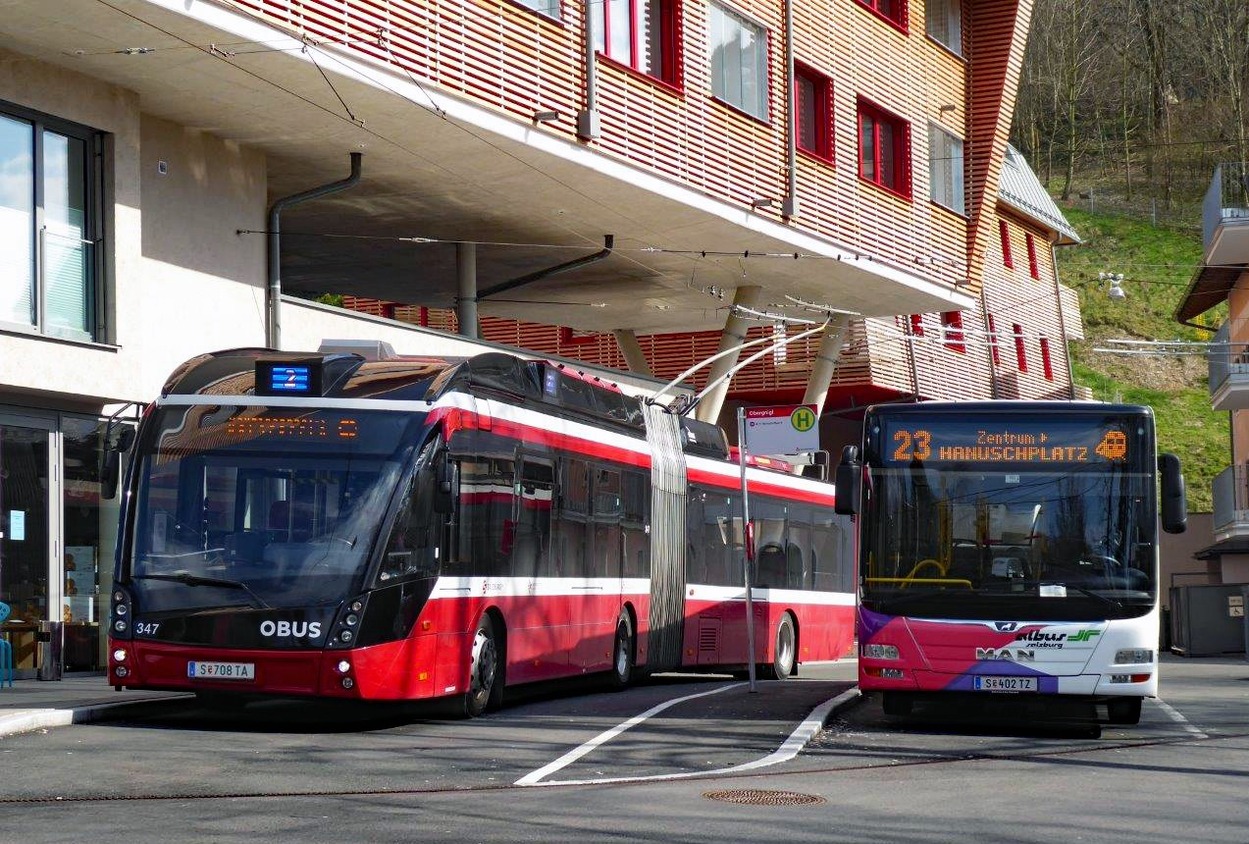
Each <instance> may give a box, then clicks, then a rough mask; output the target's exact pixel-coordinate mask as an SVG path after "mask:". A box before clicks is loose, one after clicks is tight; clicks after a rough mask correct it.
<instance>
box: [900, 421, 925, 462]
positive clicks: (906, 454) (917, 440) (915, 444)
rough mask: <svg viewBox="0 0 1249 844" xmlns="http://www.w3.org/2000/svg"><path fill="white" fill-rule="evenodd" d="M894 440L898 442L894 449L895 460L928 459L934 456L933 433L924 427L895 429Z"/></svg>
mask: <svg viewBox="0 0 1249 844" xmlns="http://www.w3.org/2000/svg"><path fill="white" fill-rule="evenodd" d="M893 441H894V442H895V443H897V444H898V447H897V448H895V449H894V450H893V459H894V460H895V461H898V462H901V463H905V462H908V461H910V460H927V459H928V458H929V457H931V456H932V434H930V433H929V432H928V431H925V430H923V429H920V430H918V431H895V432H894V435H893Z"/></svg>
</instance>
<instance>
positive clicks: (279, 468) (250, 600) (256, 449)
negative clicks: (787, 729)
mask: <svg viewBox="0 0 1249 844" xmlns="http://www.w3.org/2000/svg"><path fill="white" fill-rule="evenodd" d="M153 421H154V423H155V424H154V425H153V426H152V428H151V430H152V432H153V433H152V434H151V435H150V436H148V437H147V438H145V441H144V442H142V443H140V444H139V448H140V450H141V451H140V454H139V460H138V463H137V472H138V484H137V490H136V493H137V501H136V507H135V513H136V521H135V524H134V527H133V531H132V534H131V535H132V537H133V539H132V542H131V548H130V551H131V553H130V554H129V555H128V558H127V559H126V560H125V561H124V564H123V577H125V576H127V575H128V576H129V578H130V579H131V580H132V586H133V590H134V592H135V595H136V598H137V599H138V600H140V601H141V602H142V605H143V607H144V611H145V612H148V613H159V612H166V611H174V610H177V611H184V610H188V609H210V608H223V607H254V608H293V607H311V606H327V605H330V604H334V603H336V602H338V601H341V600H343V599H344V598H345V597H347V595H348V594H350V593H351V592H353V591H355V590H358V589H359V588H360V586H361V584H362V583H363V580H364V577H365V575H366V571H365V570H366V567H367V564H368V562H369V559H370V557H371V549H372V547H373V545H374V544H375V542H376V539H377V533H378V531H379V530H380V528H381V526H382V524H383V522H384V516H385V513H386V512H387V509H388V507H389V506H390V501H391V498H392V497H393V495H394V492H395V488H396V486H397V485H398V484H399V481H400V479H401V478H402V477H403V475H404V472H403V468H404V466H405V465H407V464H409V463H410V461H411V452H412V446H413V443H416V442H419V441H420V429H421V427H422V425H423V424H424V421H425V414H422V413H396V412H384V411H361V410H355V409H353V410H351V411H348V412H343V411H338V410H327V409H305V408H291V407H268V408H267V407H255V406H229V405H213V406H206V405H192V406H165V407H163V408H161V409H160V410H158V411H157V415H156V418H155V419H154V420H153ZM125 563H128V566H127V565H125ZM126 569H128V571H127V570H126Z"/></svg>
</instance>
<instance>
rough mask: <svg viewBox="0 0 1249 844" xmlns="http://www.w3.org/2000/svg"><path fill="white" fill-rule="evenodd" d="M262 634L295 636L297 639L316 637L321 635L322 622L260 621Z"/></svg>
mask: <svg viewBox="0 0 1249 844" xmlns="http://www.w3.org/2000/svg"><path fill="white" fill-rule="evenodd" d="M260 635H261V636H280V637H283V638H285V637H288V636H293V637H294V638H296V639H302V638H309V639H315V638H316V637H317V636H320V635H321V622H319V621H268V620H266V621H262V622H260Z"/></svg>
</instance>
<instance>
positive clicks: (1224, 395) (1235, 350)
mask: <svg viewBox="0 0 1249 844" xmlns="http://www.w3.org/2000/svg"><path fill="white" fill-rule="evenodd" d="M1207 363H1208V366H1209V373H1210V399H1211V406H1212V407H1213V408H1214V409H1215V410H1244V409H1246V408H1249V320H1243V319H1238V320H1228V321H1227V322H1225V323H1223V326H1222V327H1221V328H1220V329H1219V330H1218V332H1217V333H1216V334H1215V335H1214V340H1213V341H1212V342H1211V343H1210V351H1209V353H1208V355H1207Z"/></svg>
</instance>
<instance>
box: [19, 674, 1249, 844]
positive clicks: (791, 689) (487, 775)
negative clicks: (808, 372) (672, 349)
mask: <svg viewBox="0 0 1249 844" xmlns="http://www.w3.org/2000/svg"><path fill="white" fill-rule="evenodd" d="M808 673H809V672H805V671H804V674H808ZM810 673H814V672H810ZM847 687H848V684H847V683H846V682H845V680H844V679H840V678H835V677H827V676H826V677H816V676H807V677H804V678H802V679H798V680H790V681H786V682H784V683H779V684H769V683H760V684H759V690H758V691H757V692H756V693H753V694H752V693H750V692H749V690H748V689H747V688H746V687H745V686H744V685H742V684H740V683H736V682H734V681H732V680H731V679H729V678H724V677H710V678H700V677H681V676H674V677H663V678H659V679H658V680H657V681H653V682H650V683H647V684H645V685H643V686H640V687H637V688H634V689H631V690H628V691H626V692H623V693H617V694H612V693H606V692H601V691H597V690H595V689H592V688H587V689H585V690H583V691H582V692H581V693H579V694H575V695H572V696H563V697H546V696H542V695H533V696H530V697H529V698H527V699H524V700H520V701H518V702H516V703H514V704H512V705H510V706H508V707H507V708H505V709H504V710H503V711H502V712H500V713H497V714H494V715H491V716H489V717H487V718H483V719H479V720H476V721H448V720H443V719H441V718H439V717H437V716H436V713H431V712H426V713H423V714H422V713H420V712H412V711H408V712H401V711H392V712H386V713H379V712H366V713H359V712H356V713H345V712H341V711H336V712H330V711H326V710H323V709H318V708H310V707H308V706H306V705H295V704H288V703H266V704H258V705H252V706H249V707H247V708H246V709H245V710H243V711H242V712H241V713H226V714H221V713H213V712H207V711H204V710H202V709H197V708H195V707H194V706H190V705H187V704H179V705H173V706H162V707H159V708H155V709H154V708H152V707H145V708H143V709H142V710H138V711H135V712H134V713H133V715H134V717H123V718H120V719H117V720H112V721H108V722H104V723H99V724H92V725H79V726H73V727H66V728H58V729H52V730H46V731H39V732H35V733H30V734H26V735H21V736H12V737H9V738H6V739H3V740H0V770H3V771H6V772H7V774H6V775H5V776H4V777H3V779H2V780H0V842H8V841H13V842H18V841H21V842H32V841H77V840H87V839H90V840H93V841H126V842H140V841H169V840H189V841H194V840H208V839H210V838H211V839H212V840H214V841H233V840H238V841H243V840H246V841H256V840H258V839H262V838H270V839H274V840H278V841H335V842H340V841H509V842H513V841H543V842H548V841H569V842H572V841H577V842H581V841H664V842H671V841H691V842H702V841H708V842H710V841H750V840H763V841H774V840H791V841H792V840H798V841H953V840H974V839H981V840H988V841H1038V842H1041V841H1045V842H1053V841H1057V840H1062V841H1116V842H1120V841H1125V840H1131V841H1134V842H1148V841H1188V840H1207V841H1238V842H1243V841H1246V840H1249V805H1247V801H1246V800H1245V799H1244V792H1245V786H1246V785H1247V784H1249V719H1247V718H1246V712H1247V711H1249V709H1247V708H1246V706H1247V705H1249V664H1246V663H1244V662H1238V661H1233V660H1219V661H1205V660H1179V659H1178V658H1176V659H1169V660H1166V661H1164V665H1163V699H1162V702H1149V703H1147V704H1146V707H1145V711H1144V714H1143V717H1142V723H1141V724H1140V725H1139V726H1137V727H1131V728H1121V727H1115V728H1109V727H1108V728H1106V729H1105V730H1104V731H1103V732H1102V735H1101V737H1099V738H1091V737H1089V735H1088V734H1087V732H1086V731H1085V732H1082V731H1080V730H1072V729H1070V728H1065V727H1044V728H1038V727H1035V726H1031V725H1027V724H1022V723H1019V722H1011V721H1009V720H1008V721H1003V722H1000V723H993V722H985V721H984V720H983V719H977V720H973V721H960V720H959V719H958V718H956V717H951V714H950V713H945V714H938V716H931V715H923V716H922V717H919V718H916V719H912V720H907V721H897V720H894V719H889V718H886V717H885V716H884V715H883V714H882V713H881V712H880V708H879V702H878V701H877V700H875V699H873V698H872V697H866V698H862V699H858V700H854V699H852V698H853V696H850V697H847V698H843V700H848V701H850V703H849V704H848V705H847V706H844V707H842V708H840V709H839V710H838V712H837V714H835V715H833V716H831V718H830V719H829V721H828V723H827V726H826V728H824V729H813V730H812V731H811V734H810V736H809V740H807V739H806V738H803V739H802V741H801V744H802V749H801V752H798V751H797V748H794V753H793V754H790V755H787V754H786V752H784V751H783V748H784V747H785V745H786V742H787V741H789V740H790V739H791V738H792V737H793V736H794V735H795V732H797V731H800V730H801V728H802V725H803V722H804V721H805V720H807V719H809V717H810V715H811V713H812V712H814V711H817V710H818V708H819V707H820V706H821V705H825V704H827V703H828V702H829V701H830V700H832V699H833V698H835V697H836V696H837V695H840V694H842V693H843V692H844V691H845V690H846V688H847ZM953 714H954V715H957V714H958V713H953ZM778 753H780V757H778V756H776V754H778ZM781 757H784V758H781ZM752 765H763V766H762V767H751V766H752ZM621 778H626V779H625V781H621ZM569 782H572V783H580V784H574V785H567V784H562V785H561V784H559V783H569ZM518 783H521V784H518Z"/></svg>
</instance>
